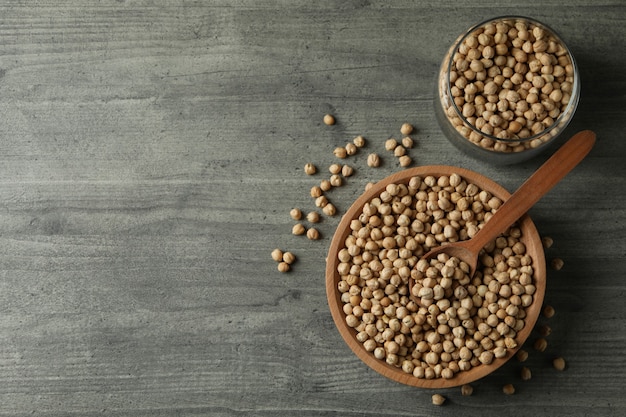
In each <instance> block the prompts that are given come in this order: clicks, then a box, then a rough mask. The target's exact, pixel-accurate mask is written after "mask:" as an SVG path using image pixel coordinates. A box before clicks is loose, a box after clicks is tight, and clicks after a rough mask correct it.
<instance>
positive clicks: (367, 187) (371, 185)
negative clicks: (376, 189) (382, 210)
mask: <svg viewBox="0 0 626 417" xmlns="http://www.w3.org/2000/svg"><path fill="white" fill-rule="evenodd" d="M374 184H375V183H373V182H371V181H370V182H368V183H367V184H365V191H367V190H369V189H370V188H372V187H373V186H374Z"/></svg>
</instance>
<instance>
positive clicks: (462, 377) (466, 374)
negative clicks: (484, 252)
mask: <svg viewBox="0 0 626 417" xmlns="http://www.w3.org/2000/svg"><path fill="white" fill-rule="evenodd" d="M452 173H457V174H459V175H461V176H462V177H463V178H464V179H465V180H467V181H468V182H472V183H474V184H476V185H477V186H479V187H480V188H481V189H482V190H486V191H489V192H490V193H492V195H494V196H496V197H498V198H500V199H501V200H502V201H505V200H506V199H508V198H509V197H510V193H509V192H508V191H507V190H505V189H504V188H503V187H501V186H500V185H498V184H497V183H495V182H494V181H492V180H490V179H489V178H487V177H485V176H483V175H481V174H478V173H476V172H473V171H470V170H467V169H463V168H459V167H452V166H445V165H432V166H422V167H417V168H412V169H406V170H403V171H401V172H398V173H395V174H393V175H390V176H389V177H387V178H385V179H383V180H381V181H379V182H378V183H376V184H375V185H374V186H373V187H372V188H370V189H369V190H368V191H366V192H365V193H363V194H362V195H361V196H360V197H359V198H357V199H356V201H355V202H354V203H353V204H352V206H351V207H350V208H349V209H348V211H347V212H346V213H345V215H344V216H343V217H342V219H341V221H340V223H339V225H338V227H337V230H336V232H335V234H334V236H333V239H332V241H331V244H330V249H329V252H328V257H327V260H326V296H327V299H328V304H329V307H330V311H331V314H332V317H333V320H334V322H335V325H336V326H337V329H338V330H339V333H340V334H341V336H342V337H343V339H344V341H345V342H346V343H347V345H348V346H349V347H350V349H352V351H353V352H354V353H355V354H356V355H357V356H358V357H359V358H360V359H361V360H362V361H363V362H365V364H366V365H368V366H369V367H370V368H372V369H374V370H375V371H377V372H378V373H380V374H382V375H384V376H385V377H387V378H390V379H392V380H394V381H397V382H400V383H402V384H406V385H411V386H415V387H421V388H448V387H454V386H459V385H463V384H467V383H470V382H472V381H476V380H478V379H480V378H482V377H484V376H485V375H487V374H489V373H491V372H493V371H495V370H496V369H498V368H499V367H501V366H502V365H504V363H506V361H507V360H509V359H510V358H511V357H512V356H514V355H515V352H517V350H518V349H519V347H521V346H522V344H523V343H524V342H525V340H526V339H527V338H528V336H529V335H530V333H531V331H532V329H533V327H534V326H535V323H536V321H537V318H538V316H539V313H540V310H541V307H542V304H543V298H544V294H545V289H546V264H545V255H544V251H543V245H542V242H541V238H540V236H539V234H538V232H537V229H536V228H535V225H534V223H533V222H532V220H531V219H530V217H529V216H528V215H525V216H524V217H522V218H521V219H520V220H519V222H518V225H519V227H520V229H521V230H522V238H521V240H522V242H523V243H524V244H525V245H526V253H527V254H529V255H530V256H531V257H532V260H533V269H534V274H533V279H534V285H535V286H536V292H535V294H534V295H533V303H532V304H531V305H530V306H529V307H527V308H526V313H527V315H526V318H525V326H524V327H523V328H522V329H521V330H520V331H518V332H517V336H516V338H515V340H516V341H517V347H515V348H511V349H507V355H506V356H505V357H504V358H499V359H494V360H493V362H492V363H491V364H490V365H478V366H474V367H472V368H471V369H470V370H467V371H459V372H457V373H456V374H455V376H454V377H453V378H450V379H444V378H435V379H423V378H417V377H415V376H413V375H412V374H408V373H406V372H404V371H403V370H402V369H401V368H399V367H396V366H393V365H389V364H387V363H386V362H385V361H383V360H380V359H376V358H375V357H374V355H373V354H372V353H371V352H368V351H366V350H365V348H364V346H363V344H362V343H361V342H359V341H358V340H357V339H356V331H355V330H354V329H353V328H351V327H349V326H348V325H347V324H346V315H345V313H344V312H343V304H344V303H343V302H342V301H341V293H340V292H339V290H338V283H339V281H340V279H341V278H340V275H339V273H338V272H337V266H338V264H339V259H338V253H339V251H340V250H341V249H342V248H343V247H344V242H345V239H346V237H347V236H348V235H349V234H350V232H351V230H350V222H351V221H352V220H353V219H357V218H358V217H359V214H360V213H361V212H362V209H363V205H364V204H365V203H366V202H368V201H370V200H371V199H372V198H374V197H376V196H378V195H379V194H380V193H381V191H383V190H384V189H385V188H386V186H387V185H388V184H390V183H404V184H407V183H408V182H409V180H410V178H411V177H413V176H420V177H422V178H424V177H425V176H427V175H433V176H441V175H450V174H452Z"/></svg>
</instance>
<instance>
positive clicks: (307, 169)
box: [304, 163, 317, 175]
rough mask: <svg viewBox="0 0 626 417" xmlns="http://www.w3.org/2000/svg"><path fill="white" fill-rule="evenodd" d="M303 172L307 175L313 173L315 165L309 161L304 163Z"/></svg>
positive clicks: (315, 170) (315, 169) (315, 168)
mask: <svg viewBox="0 0 626 417" xmlns="http://www.w3.org/2000/svg"><path fill="white" fill-rule="evenodd" d="M304 172H305V174H307V175H314V174H315V173H316V172H317V167H316V166H315V165H313V164H311V163H308V164H306V165H304Z"/></svg>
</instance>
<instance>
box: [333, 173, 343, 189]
mask: <svg viewBox="0 0 626 417" xmlns="http://www.w3.org/2000/svg"><path fill="white" fill-rule="evenodd" d="M342 184H343V180H342V179H341V176H340V175H339V174H333V175H331V177H330V185H332V186H333V187H341V185H342Z"/></svg>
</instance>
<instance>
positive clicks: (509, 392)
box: [502, 384, 515, 395]
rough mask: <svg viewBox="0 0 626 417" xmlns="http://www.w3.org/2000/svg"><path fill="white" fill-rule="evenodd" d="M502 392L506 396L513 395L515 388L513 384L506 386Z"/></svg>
mask: <svg viewBox="0 0 626 417" xmlns="http://www.w3.org/2000/svg"><path fill="white" fill-rule="evenodd" d="M502 392H503V393H505V394H506V395H513V394H515V386H514V385H513V384H506V385H504V386H503V387H502Z"/></svg>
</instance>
